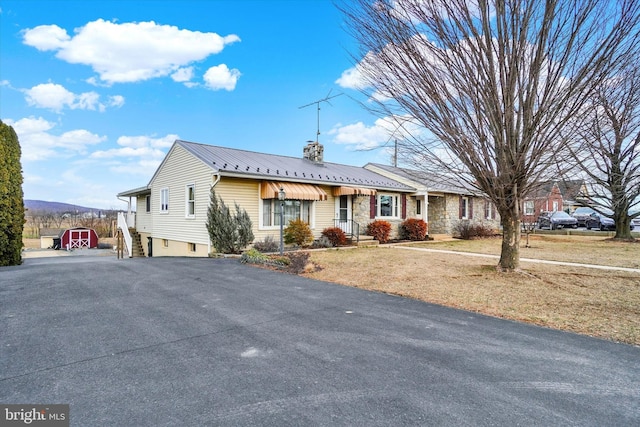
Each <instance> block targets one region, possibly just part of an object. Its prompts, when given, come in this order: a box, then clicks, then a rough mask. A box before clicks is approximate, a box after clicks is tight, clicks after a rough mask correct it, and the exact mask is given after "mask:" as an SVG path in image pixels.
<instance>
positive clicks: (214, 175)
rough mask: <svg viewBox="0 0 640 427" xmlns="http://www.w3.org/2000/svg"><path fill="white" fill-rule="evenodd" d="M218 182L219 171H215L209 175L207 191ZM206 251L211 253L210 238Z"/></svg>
mask: <svg viewBox="0 0 640 427" xmlns="http://www.w3.org/2000/svg"><path fill="white" fill-rule="evenodd" d="M219 182H220V172H215V173H214V174H212V175H211V187H210V188H209V191H211V189H212V188H213V187H215V186H216V185H217V184H218V183H219ZM207 253H208V254H210V253H211V239H209V240H208V242H207Z"/></svg>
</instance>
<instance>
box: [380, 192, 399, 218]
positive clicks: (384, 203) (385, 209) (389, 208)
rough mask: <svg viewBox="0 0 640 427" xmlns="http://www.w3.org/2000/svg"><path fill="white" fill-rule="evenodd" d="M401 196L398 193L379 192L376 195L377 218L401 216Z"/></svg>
mask: <svg viewBox="0 0 640 427" xmlns="http://www.w3.org/2000/svg"><path fill="white" fill-rule="evenodd" d="M400 208H401V207H400V196H399V195H398V194H384V193H381V194H378V195H377V196H376V217H377V218H400Z"/></svg>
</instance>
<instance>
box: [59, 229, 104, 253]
mask: <svg viewBox="0 0 640 427" xmlns="http://www.w3.org/2000/svg"><path fill="white" fill-rule="evenodd" d="M60 244H61V249H75V248H97V247H98V234H97V233H96V232H95V230H93V229H91V228H84V227H75V228H68V229H66V230H64V232H63V233H62V236H60Z"/></svg>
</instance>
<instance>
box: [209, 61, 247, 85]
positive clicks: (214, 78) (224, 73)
mask: <svg viewBox="0 0 640 427" xmlns="http://www.w3.org/2000/svg"><path fill="white" fill-rule="evenodd" d="M239 78H240V71H238V70H236V69H235V68H234V69H232V70H229V67H227V66H226V65H225V64H220V65H217V66H215V67H211V68H209V69H208V70H207V72H206V73H204V81H205V86H206V87H207V88H209V89H211V90H220V89H225V90H228V91H231V90H233V89H235V87H236V83H237V82H238V79H239Z"/></svg>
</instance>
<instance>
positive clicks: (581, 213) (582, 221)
mask: <svg viewBox="0 0 640 427" xmlns="http://www.w3.org/2000/svg"><path fill="white" fill-rule="evenodd" d="M593 213H596V211H595V210H593V209H592V208H589V207H586V206H583V207H580V208H578V209H576V210H575V211H573V214H571V216H573V217H574V218H575V219H576V220H577V221H578V227H586V226H587V219H589V218H590V217H591V214H593Z"/></svg>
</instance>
